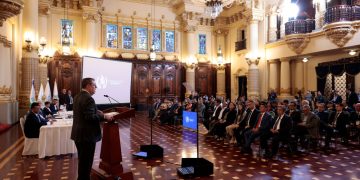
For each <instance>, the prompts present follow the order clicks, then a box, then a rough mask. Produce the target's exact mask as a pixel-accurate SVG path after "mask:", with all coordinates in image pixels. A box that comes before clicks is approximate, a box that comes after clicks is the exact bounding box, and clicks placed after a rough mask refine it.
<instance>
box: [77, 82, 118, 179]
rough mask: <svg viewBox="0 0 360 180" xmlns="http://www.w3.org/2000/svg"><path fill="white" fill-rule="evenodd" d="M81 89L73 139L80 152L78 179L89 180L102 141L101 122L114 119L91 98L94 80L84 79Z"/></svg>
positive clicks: (78, 95)
mask: <svg viewBox="0 0 360 180" xmlns="http://www.w3.org/2000/svg"><path fill="white" fill-rule="evenodd" d="M81 87H82V90H81V92H80V93H79V94H77V95H76V96H75V98H74V106H73V111H74V122H73V126H72V131H71V139H72V140H74V142H75V145H76V149H77V152H78V179H79V180H89V179H90V171H91V167H92V163H93V160H94V153H95V146H96V142H98V141H100V140H101V129H100V121H103V120H104V119H106V120H108V121H111V120H112V119H113V117H112V116H111V115H108V114H104V113H103V112H101V111H99V110H97V107H96V104H95V101H94V99H93V98H92V97H91V96H92V95H93V94H95V91H96V84H95V82H94V79H93V78H84V79H83V80H82V82H81Z"/></svg>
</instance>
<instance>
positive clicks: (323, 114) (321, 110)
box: [316, 103, 329, 134]
mask: <svg viewBox="0 0 360 180" xmlns="http://www.w3.org/2000/svg"><path fill="white" fill-rule="evenodd" d="M316 115H317V116H318V117H319V120H320V127H319V131H320V134H322V133H324V132H326V127H327V125H328V124H329V113H328V112H327V111H325V104H324V103H318V108H317V113H316Z"/></svg>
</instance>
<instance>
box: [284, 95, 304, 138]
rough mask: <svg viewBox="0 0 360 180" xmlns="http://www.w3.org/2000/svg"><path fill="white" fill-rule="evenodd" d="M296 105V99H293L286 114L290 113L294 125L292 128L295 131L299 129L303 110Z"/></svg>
mask: <svg viewBox="0 0 360 180" xmlns="http://www.w3.org/2000/svg"><path fill="white" fill-rule="evenodd" d="M296 107H297V105H296V103H295V101H292V102H290V104H289V110H287V111H286V114H287V115H289V116H290V118H291V120H292V125H293V126H294V127H292V128H293V130H294V131H296V130H297V127H296V126H297V124H298V123H300V122H301V112H300V111H299V110H298V109H297V108H296Z"/></svg>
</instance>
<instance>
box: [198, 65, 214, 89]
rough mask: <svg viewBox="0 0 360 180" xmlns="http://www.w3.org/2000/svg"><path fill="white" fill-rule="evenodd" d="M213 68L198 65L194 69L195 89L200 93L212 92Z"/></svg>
mask: <svg viewBox="0 0 360 180" xmlns="http://www.w3.org/2000/svg"><path fill="white" fill-rule="evenodd" d="M212 76H213V70H212V68H211V66H210V65H207V64H206V65H199V66H198V68H196V71H195V90H196V91H198V92H199V93H200V94H201V95H204V94H206V95H212V94H213V92H212V91H213V83H215V81H214V78H213V77H212Z"/></svg>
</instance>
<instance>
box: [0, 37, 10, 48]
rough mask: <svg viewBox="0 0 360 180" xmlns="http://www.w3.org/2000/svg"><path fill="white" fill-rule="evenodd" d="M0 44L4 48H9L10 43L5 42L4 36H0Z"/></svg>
mask: <svg viewBox="0 0 360 180" xmlns="http://www.w3.org/2000/svg"><path fill="white" fill-rule="evenodd" d="M0 43H2V44H4V47H8V48H11V45H12V42H11V41H9V40H7V37H6V36H2V35H0Z"/></svg>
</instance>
